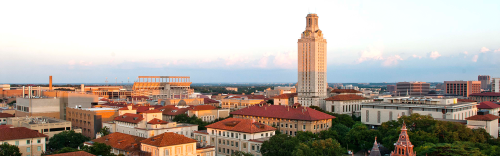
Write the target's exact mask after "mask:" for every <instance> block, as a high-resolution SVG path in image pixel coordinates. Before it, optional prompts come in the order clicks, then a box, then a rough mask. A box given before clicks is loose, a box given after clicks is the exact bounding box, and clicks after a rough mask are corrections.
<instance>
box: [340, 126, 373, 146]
mask: <svg viewBox="0 0 500 156" xmlns="http://www.w3.org/2000/svg"><path fill="white" fill-rule="evenodd" d="M378 134H379V133H378V131H377V130H373V129H368V127H367V126H366V125H364V124H361V123H358V124H356V125H354V126H353V127H352V129H351V130H350V131H349V132H348V133H347V135H346V138H345V139H346V140H347V142H348V145H349V147H350V148H351V149H353V150H354V151H358V150H370V149H371V148H372V147H373V142H374V141H375V137H376V136H378Z"/></svg>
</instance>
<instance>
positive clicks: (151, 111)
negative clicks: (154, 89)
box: [142, 110, 161, 114]
mask: <svg viewBox="0 0 500 156" xmlns="http://www.w3.org/2000/svg"><path fill="white" fill-rule="evenodd" d="M142 113H146V114H147V113H161V111H160V110H147V111H144V112H142Z"/></svg>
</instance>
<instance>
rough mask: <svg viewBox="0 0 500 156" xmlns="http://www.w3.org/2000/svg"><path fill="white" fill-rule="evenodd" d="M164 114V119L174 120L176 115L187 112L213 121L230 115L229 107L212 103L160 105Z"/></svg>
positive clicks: (203, 119) (189, 114) (206, 120)
mask: <svg viewBox="0 0 500 156" xmlns="http://www.w3.org/2000/svg"><path fill="white" fill-rule="evenodd" d="M157 110H160V111H161V112H162V114H163V118H162V119H163V120H165V121H172V120H173V119H174V118H175V116H177V115H180V114H186V115H187V116H190V117H191V116H196V117H198V118H200V119H201V120H202V121H205V122H212V121H214V120H216V119H219V118H226V117H228V116H229V109H220V108H217V107H214V106H211V105H198V106H180V105H177V106H173V105H168V106H164V107H160V108H158V109H157Z"/></svg>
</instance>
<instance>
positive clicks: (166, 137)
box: [141, 132, 215, 156]
mask: <svg viewBox="0 0 500 156" xmlns="http://www.w3.org/2000/svg"><path fill="white" fill-rule="evenodd" d="M141 150H142V151H145V152H148V153H150V154H151V155H152V156H170V155H179V156H180V155H182V156H215V148H214V147H213V146H199V145H197V144H196V140H194V139H191V138H188V137H185V136H183V135H180V134H176V133H172V132H166V133H162V134H160V135H158V136H155V137H151V138H148V139H145V140H142V141H141Z"/></svg>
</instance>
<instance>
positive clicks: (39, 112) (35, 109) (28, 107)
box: [16, 97, 62, 119]
mask: <svg viewBox="0 0 500 156" xmlns="http://www.w3.org/2000/svg"><path fill="white" fill-rule="evenodd" d="M61 103H62V102H61V99H59V98H22V97H18V98H16V117H26V116H45V117H51V118H57V119H60V118H61V114H60V108H61Z"/></svg>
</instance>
